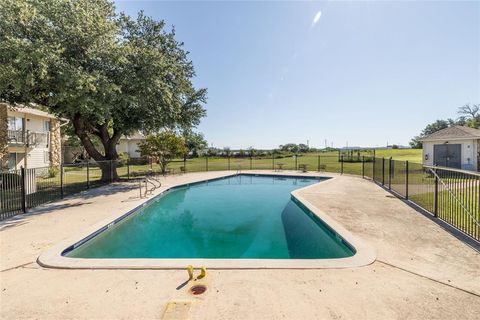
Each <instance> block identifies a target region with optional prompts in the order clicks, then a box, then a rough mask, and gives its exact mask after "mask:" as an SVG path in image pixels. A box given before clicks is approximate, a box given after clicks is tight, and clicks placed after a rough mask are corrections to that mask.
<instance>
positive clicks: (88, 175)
mask: <svg viewBox="0 0 480 320" xmlns="http://www.w3.org/2000/svg"><path fill="white" fill-rule="evenodd" d="M89 188H90V162H89V161H88V159H87V189H89Z"/></svg>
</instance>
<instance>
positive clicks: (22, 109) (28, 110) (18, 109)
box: [8, 105, 67, 121]
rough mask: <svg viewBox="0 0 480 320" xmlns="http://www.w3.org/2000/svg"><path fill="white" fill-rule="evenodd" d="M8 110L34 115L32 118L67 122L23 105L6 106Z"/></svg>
mask: <svg viewBox="0 0 480 320" xmlns="http://www.w3.org/2000/svg"><path fill="white" fill-rule="evenodd" d="M8 110H9V111H13V112H18V113H25V114H30V115H34V116H39V117H44V118H49V119H60V120H64V121H66V120H67V119H63V118H59V117H57V116H55V115H53V114H51V113H48V112H46V111H42V110H40V109H36V108H31V107H26V106H23V105H18V106H15V107H12V106H8Z"/></svg>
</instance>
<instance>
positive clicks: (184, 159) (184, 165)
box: [183, 157, 187, 173]
mask: <svg viewBox="0 0 480 320" xmlns="http://www.w3.org/2000/svg"><path fill="white" fill-rule="evenodd" d="M183 170H184V172H185V173H186V172H187V158H186V157H185V158H183Z"/></svg>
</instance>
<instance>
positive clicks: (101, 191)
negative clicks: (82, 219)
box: [0, 183, 138, 232]
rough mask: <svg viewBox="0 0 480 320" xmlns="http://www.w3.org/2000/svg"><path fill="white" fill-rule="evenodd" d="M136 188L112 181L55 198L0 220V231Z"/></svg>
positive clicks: (132, 185) (135, 186)
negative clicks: (22, 212)
mask: <svg viewBox="0 0 480 320" xmlns="http://www.w3.org/2000/svg"><path fill="white" fill-rule="evenodd" d="M136 188H138V186H137V185H134V184H125V183H122V184H120V183H114V184H109V185H105V186H99V187H95V188H91V189H87V190H84V191H80V192H77V193H73V194H70V195H68V196H66V197H65V198H63V199H57V200H55V201H52V202H48V203H45V204H42V205H39V206H38V207H34V208H29V209H28V210H27V213H24V214H18V215H15V216H13V217H11V218H9V219H5V220H3V221H0V232H1V231H4V230H6V229H9V228H12V227H17V226H21V225H24V224H27V223H28V222H29V220H30V218H32V217H35V216H38V215H42V214H46V213H52V212H55V211H57V210H63V209H67V208H74V207H79V206H83V205H86V204H91V203H93V202H95V201H102V200H101V199H100V198H99V197H105V196H109V195H113V194H119V193H127V192H130V191H132V190H134V189H136ZM95 198H98V199H95ZM93 199H95V200H93ZM129 199H130V198H129ZM137 199H138V197H137Z"/></svg>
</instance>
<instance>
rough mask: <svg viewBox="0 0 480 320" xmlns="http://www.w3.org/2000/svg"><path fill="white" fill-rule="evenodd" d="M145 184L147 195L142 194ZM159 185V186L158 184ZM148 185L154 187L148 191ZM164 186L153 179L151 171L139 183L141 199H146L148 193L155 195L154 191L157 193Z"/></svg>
mask: <svg viewBox="0 0 480 320" xmlns="http://www.w3.org/2000/svg"><path fill="white" fill-rule="evenodd" d="M144 183H145V193H144V194H142V184H144ZM156 183H158V185H157V184H156ZM148 184H150V185H151V186H152V187H151V188H150V189H148ZM161 186H162V183H161V182H160V181H159V180H158V179H156V178H154V177H153V173H152V171H151V170H150V171H149V172H148V173H147V174H146V175H145V178H144V179H140V180H139V182H138V187H139V191H140V198H144V197H145V198H146V197H147V195H148V193H150V194H153V191H155V190H156V189H157V188H160V187H161Z"/></svg>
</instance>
